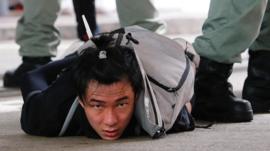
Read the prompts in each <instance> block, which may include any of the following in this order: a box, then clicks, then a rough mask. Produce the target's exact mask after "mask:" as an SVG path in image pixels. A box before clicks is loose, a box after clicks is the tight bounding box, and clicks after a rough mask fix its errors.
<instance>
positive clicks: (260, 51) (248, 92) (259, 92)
mask: <svg viewBox="0 0 270 151" xmlns="http://www.w3.org/2000/svg"><path fill="white" fill-rule="evenodd" d="M249 55H250V57H249V66H248V77H247V79H246V81H245V84H244V88H243V98H244V99H247V100H249V101H250V102H251V105H252V108H253V111H254V112H255V113H258V112H269V110H270V93H269V92H270V62H269V60H270V5H269V1H268V4H267V9H266V12H265V15H264V19H263V23H262V26H261V30H260V34H259V36H258V38H257V39H256V41H255V42H254V43H253V44H252V45H251V47H250V51H249Z"/></svg>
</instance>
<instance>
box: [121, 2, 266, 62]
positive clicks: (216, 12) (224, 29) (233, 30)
mask: <svg viewBox="0 0 270 151" xmlns="http://www.w3.org/2000/svg"><path fill="white" fill-rule="evenodd" d="M117 2H118V3H119V6H118V7H119V8H118V13H119V18H120V22H121V25H122V26H127V25H134V24H137V25H141V24H144V23H146V25H142V26H143V27H145V28H147V29H149V30H152V31H155V28H152V27H155V25H158V23H162V22H161V21H159V22H156V21H155V19H154V18H155V15H156V13H157V11H156V9H155V8H154V7H153V6H154V5H153V2H152V1H151V0H139V1H133V0H118V1H117ZM120 2H121V3H120ZM269 7H270V6H269V5H268V1H267V0H211V4H210V9H209V13H208V18H207V19H206V21H205V22H204V25H203V28H202V35H200V36H198V37H197V38H196V39H195V41H194V43H193V46H194V48H195V50H196V51H197V52H198V53H199V54H200V55H201V56H204V57H206V58H209V59H211V60H215V61H217V62H221V63H234V62H240V61H241V57H240V54H241V52H243V51H245V50H246V49H247V48H250V49H251V50H270V8H269ZM149 20H150V21H149ZM163 27H164V26H163ZM175 28H177V27H175Z"/></svg>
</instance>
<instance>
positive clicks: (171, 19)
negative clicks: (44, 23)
mask: <svg viewBox="0 0 270 151" xmlns="http://www.w3.org/2000/svg"><path fill="white" fill-rule="evenodd" d="M160 14H161V18H163V19H165V20H166V22H167V23H168V27H169V31H168V33H167V36H169V37H183V38H185V39H187V40H188V41H190V42H192V41H193V40H194V38H195V37H196V36H197V35H199V34H200V29H201V25H202V23H203V20H204V19H205V17H206V14H205V13H198V14H192V13H190V12H186V13H185V11H184V10H183V11H182V12H181V13H179V12H177V11H174V10H166V9H163V10H162V11H161V13H160ZM17 19H18V16H17V15H12V16H7V17H0V20H1V24H0V35H1V36H0V151H36V150H40V151H51V150H65V151H71V150H72V151H74V150H76V151H86V150H87V151H89V150H93V151H106V150H108V151H127V150H129V151H163V150H166V151H176V150H183V151H232V150H234V151H254V150H256V151H257V150H258V151H269V148H270V143H269V142H270V141H269V140H270V114H256V115H255V116H254V120H253V121H252V122H245V123H215V124H214V125H213V126H212V127H210V128H208V129H203V128H197V129H195V130H194V131H192V132H184V133H178V134H169V135H167V136H165V137H163V138H161V139H156V140H153V139H151V138H149V137H134V138H127V139H121V140H117V141H104V140H96V139H89V138H86V137H62V138H49V137H38V136H30V135H27V134H25V133H24V132H23V131H22V130H21V128H20V111H21V106H22V102H23V101H22V97H21V94H20V91H19V90H18V89H7V88H3V87H2V76H3V73H4V72H5V71H6V70H8V69H11V68H15V67H16V66H17V65H19V64H20V57H19V56H18V52H17V50H18V48H19V47H18V45H16V44H15V43H14V33H15V26H16V21H17ZM98 22H99V25H100V27H101V30H102V31H109V30H111V29H114V28H117V27H119V24H118V20H117V16H116V14H115V12H114V13H108V12H107V13H103V14H98ZM56 25H57V27H58V28H59V29H60V32H61V34H62V39H63V40H62V42H61V45H60V46H59V51H58V54H57V57H56V58H55V59H57V58H59V57H60V56H61V54H62V53H63V52H64V51H65V50H66V49H67V48H69V47H70V46H71V45H72V44H73V43H74V42H76V33H75V21H74V15H72V14H63V15H61V16H60V17H59V18H58V20H57V23H56ZM247 60H248V55H247V53H244V54H243V62H242V63H241V64H236V65H235V66H234V72H233V74H232V76H231V77H230V79H229V80H230V81H231V82H232V83H233V87H234V92H235V93H236V95H237V96H239V97H241V91H242V86H243V82H244V79H245V77H246V68H247ZM63 91H64V90H63Z"/></svg>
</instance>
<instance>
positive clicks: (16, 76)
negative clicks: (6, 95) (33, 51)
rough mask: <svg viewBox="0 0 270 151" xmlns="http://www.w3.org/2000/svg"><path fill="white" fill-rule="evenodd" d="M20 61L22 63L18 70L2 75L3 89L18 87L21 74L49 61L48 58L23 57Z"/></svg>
mask: <svg viewBox="0 0 270 151" xmlns="http://www.w3.org/2000/svg"><path fill="white" fill-rule="evenodd" d="M22 60H23V62H22V64H21V65H20V66H19V67H18V68H16V69H15V70H12V71H7V72H6V73H5V74H4V77H3V85H4V87H8V88H16V87H20V78H21V77H22V76H23V74H25V73H26V72H28V71H31V70H33V69H36V68H38V67H39V66H41V65H44V64H46V63H48V62H50V61H51V59H50V57H23V59H22Z"/></svg>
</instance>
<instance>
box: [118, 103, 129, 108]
mask: <svg viewBox="0 0 270 151" xmlns="http://www.w3.org/2000/svg"><path fill="white" fill-rule="evenodd" d="M127 104H128V103H119V104H117V107H120V108H123V107H125V106H127Z"/></svg>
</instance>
